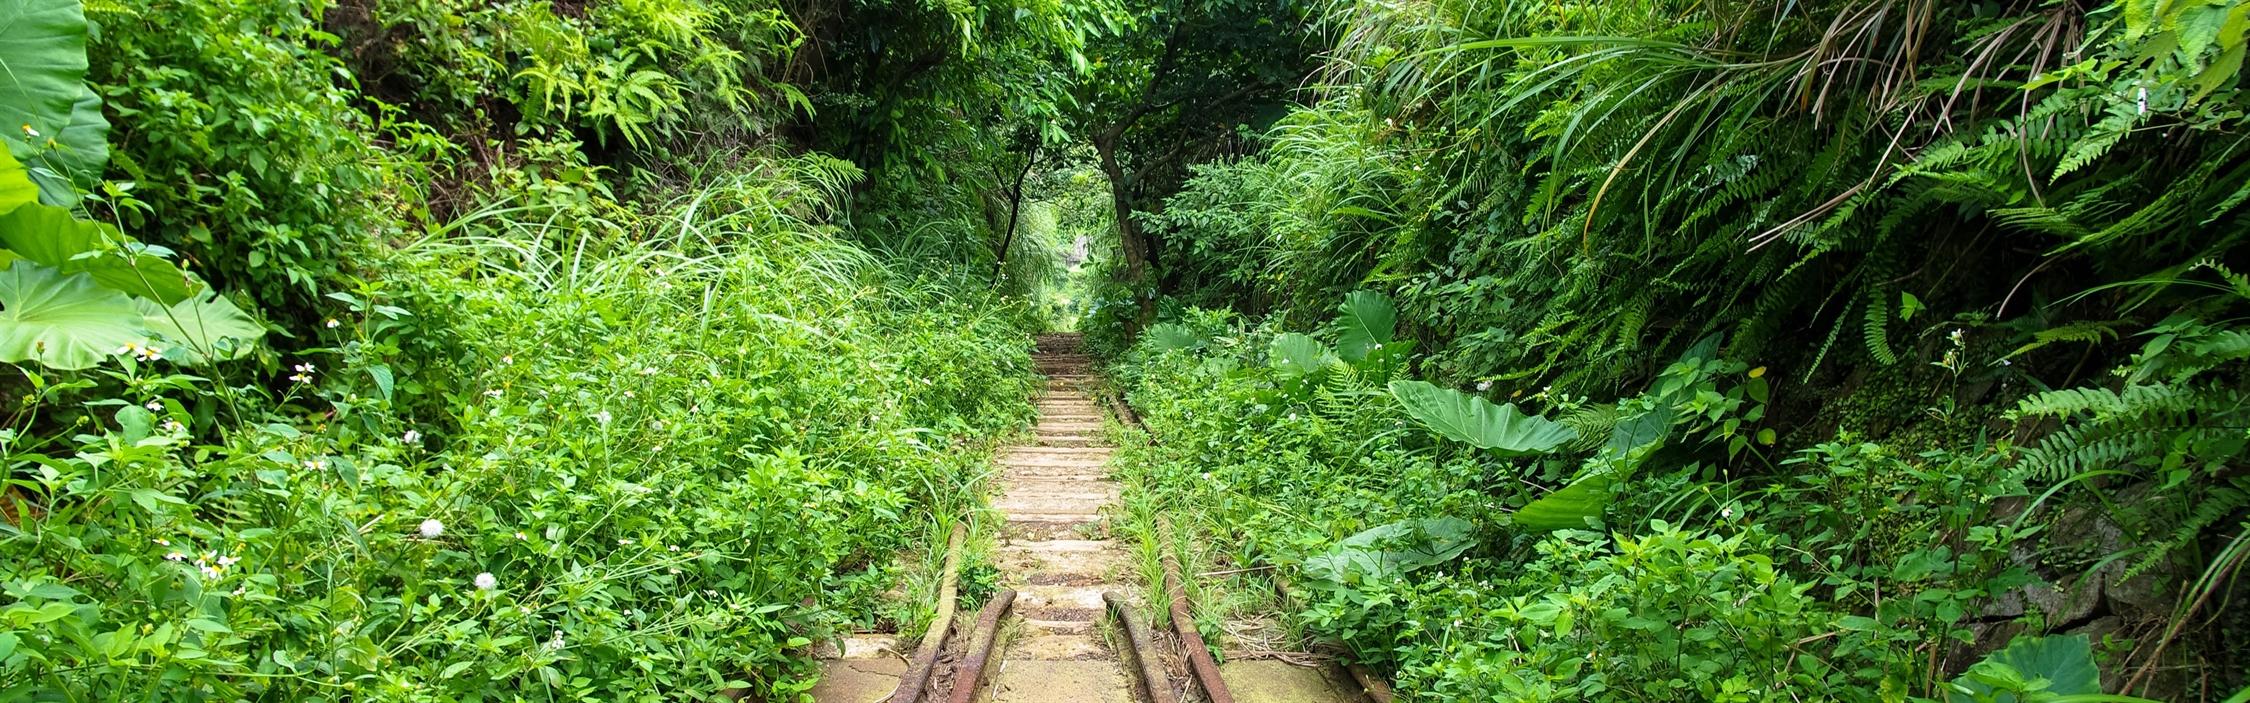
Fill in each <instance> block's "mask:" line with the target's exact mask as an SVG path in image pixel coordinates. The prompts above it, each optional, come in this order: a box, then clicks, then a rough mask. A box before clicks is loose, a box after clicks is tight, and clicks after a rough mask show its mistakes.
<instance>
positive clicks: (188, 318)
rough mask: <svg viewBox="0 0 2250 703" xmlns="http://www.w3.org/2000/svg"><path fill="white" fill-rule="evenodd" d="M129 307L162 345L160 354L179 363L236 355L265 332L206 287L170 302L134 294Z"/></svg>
mask: <svg viewBox="0 0 2250 703" xmlns="http://www.w3.org/2000/svg"><path fill="white" fill-rule="evenodd" d="M133 307H134V308H136V309H138V310H139V311H140V314H141V318H142V324H143V326H145V327H147V328H148V331H149V333H150V335H151V337H152V339H151V343H152V344H154V345H156V346H159V347H161V348H163V349H164V358H166V359H172V360H175V361H179V362H181V363H187V364H198V363H202V362H204V361H205V360H207V359H214V358H215V359H238V358H241V357H242V356H243V355H245V354H248V353H250V350H251V349H252V348H253V347H254V346H256V343H257V341H258V340H259V339H260V338H263V337H265V335H266V328H265V326H263V325H260V324H258V321H257V320H253V319H251V318H250V315H249V314H247V313H244V312H243V311H242V308H240V307H236V306H235V304H234V301H232V300H228V299H226V298H225V297H223V296H220V295H219V294H217V293H214V292H211V291H209V290H206V291H203V292H202V294H200V295H197V296H195V297H193V298H190V299H187V300H182V301H180V302H178V303H175V304H173V305H171V306H164V305H160V304H158V303H156V302H154V301H151V300H148V299H146V298H136V299H134V300H133Z"/></svg>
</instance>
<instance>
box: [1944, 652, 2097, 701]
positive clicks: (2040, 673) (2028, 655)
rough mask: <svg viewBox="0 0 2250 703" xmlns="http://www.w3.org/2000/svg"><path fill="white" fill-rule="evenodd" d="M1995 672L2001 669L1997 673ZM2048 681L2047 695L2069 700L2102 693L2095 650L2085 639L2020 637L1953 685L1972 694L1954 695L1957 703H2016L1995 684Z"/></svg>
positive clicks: (1952, 696) (2012, 697)
mask: <svg viewBox="0 0 2250 703" xmlns="http://www.w3.org/2000/svg"><path fill="white" fill-rule="evenodd" d="M1994 668H1998V669H2000V670H1999V671H1994V670H1993V669H1994ZM2041 679H2044V680H2045V681H2046V687H2045V688H2043V689H2039V690H2040V692H2041V693H2043V694H2052V695H2057V696H2068V695H2076V694H2087V693H2101V692H2102V680H2101V669H2100V668H2099V667H2096V666H2095V665H2094V653H2093V646H2092V644H2091V643H2090V642H2089V640H2087V638H2086V636H2085V635H2056V636H2050V637H2017V638H2016V639H2014V640H2013V641H2010V642H2009V643H2008V646H2006V647H2003V648H2001V649H2000V651H1997V652H1993V653H1992V654H1990V655H1988V656H1986V657H1985V658H1984V661H1982V662H1979V663H1978V664H1977V665H1976V666H1975V667H1973V668H1971V669H1970V670H1969V673H1968V674H1967V675H1964V676H1962V677H1961V678H1958V679H1955V680H1954V681H1953V683H1954V685H1956V686H1960V687H1962V688H1966V689H1968V690H1969V691H1970V692H1971V693H1969V694H1963V693H1958V692H1956V693H1953V694H1952V695H1951V696H1950V698H1951V700H1952V701H1953V703H1967V702H1968V701H1973V700H1979V699H1980V698H1983V697H1986V696H1989V697H1990V700H1992V701H1993V702H1994V703H2015V702H2016V701H2017V700H2018V698H2017V697H2016V695H2015V694H2013V693H2009V692H2006V691H2000V690H1996V687H1995V686H1993V685H1992V682H1994V681H2001V680H2021V681H2027V682H2030V681H2037V680H2041ZM2027 688H2029V687H2027Z"/></svg>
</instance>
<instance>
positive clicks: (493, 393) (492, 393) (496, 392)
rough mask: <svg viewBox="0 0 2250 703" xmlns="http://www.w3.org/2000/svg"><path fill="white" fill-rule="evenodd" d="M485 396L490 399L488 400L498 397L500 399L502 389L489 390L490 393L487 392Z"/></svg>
mask: <svg viewBox="0 0 2250 703" xmlns="http://www.w3.org/2000/svg"><path fill="white" fill-rule="evenodd" d="M484 395H485V397H488V398H498V397H500V389H498V388H494V389H492V390H489V391H485V392H484Z"/></svg>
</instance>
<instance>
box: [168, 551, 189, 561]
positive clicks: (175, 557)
mask: <svg viewBox="0 0 2250 703" xmlns="http://www.w3.org/2000/svg"><path fill="white" fill-rule="evenodd" d="M164 560H165V561H187V555H186V554H181V553H179V552H172V553H170V554H166V555H164Z"/></svg>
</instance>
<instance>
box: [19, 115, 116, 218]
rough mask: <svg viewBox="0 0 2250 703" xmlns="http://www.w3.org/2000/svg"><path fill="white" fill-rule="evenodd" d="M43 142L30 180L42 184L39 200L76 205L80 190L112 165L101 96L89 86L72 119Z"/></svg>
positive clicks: (99, 177)
mask: <svg viewBox="0 0 2250 703" xmlns="http://www.w3.org/2000/svg"><path fill="white" fill-rule="evenodd" d="M49 136H50V137H51V138H50V139H49V140H48V141H47V142H45V143H44V145H43V146H44V148H43V149H41V150H40V151H39V153H38V155H36V156H34V157H32V158H33V160H34V161H33V163H32V168H31V180H32V181H33V182H34V183H36V184H37V185H38V186H39V199H40V200H41V201H43V202H45V203H47V204H49V205H56V206H61V207H74V206H76V205H77V204H78V201H79V197H78V190H79V189H80V188H86V189H92V188H93V187H94V184H96V183H100V182H101V179H102V169H103V168H104V167H106V166H108V164H109V118H107V117H103V116H102V96H101V94H100V93H96V92H94V89H93V88H92V87H90V86H89V87H86V88H85V89H84V90H82V91H80V92H79V95H78V101H77V102H76V103H73V104H72V106H71V108H70V122H69V123H67V124H64V125H63V128H62V131H61V132H58V133H56V134H53V135H49Z"/></svg>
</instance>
